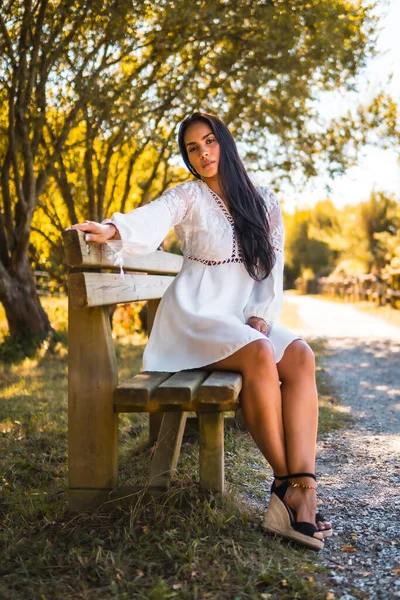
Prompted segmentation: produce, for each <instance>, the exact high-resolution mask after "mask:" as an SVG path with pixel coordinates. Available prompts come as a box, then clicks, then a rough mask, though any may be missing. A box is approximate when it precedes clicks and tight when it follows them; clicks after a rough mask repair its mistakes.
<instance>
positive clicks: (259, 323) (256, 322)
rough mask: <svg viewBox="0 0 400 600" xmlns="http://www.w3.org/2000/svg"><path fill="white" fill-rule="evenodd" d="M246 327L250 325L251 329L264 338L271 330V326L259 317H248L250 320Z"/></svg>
mask: <svg viewBox="0 0 400 600" xmlns="http://www.w3.org/2000/svg"><path fill="white" fill-rule="evenodd" d="M247 325H250V327H252V328H253V329H257V331H259V332H260V333H263V334H264V335H266V336H268V334H269V332H270V329H271V326H270V325H268V323H266V322H265V321H264V319H261V318H260V317H250V319H248V320H247Z"/></svg>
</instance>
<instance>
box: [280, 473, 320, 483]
mask: <svg viewBox="0 0 400 600" xmlns="http://www.w3.org/2000/svg"><path fill="white" fill-rule="evenodd" d="M298 477H311V479H314V481H317V478H316V477H315V475H314V473H293V474H290V475H288V476H287V479H297V478H298ZM277 479H278V477H277ZM285 479H286V478H285Z"/></svg>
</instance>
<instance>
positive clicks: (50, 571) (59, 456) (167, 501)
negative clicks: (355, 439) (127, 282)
mask: <svg viewBox="0 0 400 600" xmlns="http://www.w3.org/2000/svg"><path fill="white" fill-rule="evenodd" d="M45 306H46V310H48V311H49V314H50V317H51V320H52V323H53V325H54V326H55V327H56V329H57V330H58V331H59V332H61V333H62V334H63V335H61V341H60V342H58V344H57V345H56V346H55V347H54V348H53V349H52V350H51V351H49V349H46V348H45V347H44V346H43V347H42V348H41V349H40V350H39V351H38V352H37V354H36V356H35V357H34V358H29V359H25V360H24V361H23V362H22V363H20V364H18V365H9V364H0V381H1V384H0V398H1V399H0V476H1V488H2V491H1V500H0V502H1V504H0V519H1V526H0V548H1V550H0V555H1V561H0V598H5V599H7V600H14V599H22V598H23V599H26V598H35V599H36V598H38V599H42V600H52V599H54V598H61V599H63V600H64V599H90V600H92V599H93V600H101V599H107V600H108V599H111V598H121V599H124V598H126V599H128V598H129V599H130V598H139V599H141V598H143V599H146V600H147V599H154V600H158V599H164V598H178V599H186V598H187V599H188V600H189V599H190V600H192V599H201V600H203V599H206V598H211V599H212V600H214V599H221V600H225V599H226V600H235V599H236V598H237V599H245V598H246V599H256V598H257V599H261V598H287V599H289V598H290V599H294V598H304V599H311V600H313V599H322V598H325V596H326V588H325V578H326V573H325V570H324V569H323V568H321V567H320V566H318V560H317V559H316V557H315V555H314V554H312V553H311V552H307V551H305V550H302V549H298V548H296V547H294V546H291V545H288V544H285V543H283V542H280V541H278V540H274V539H272V538H269V537H267V536H265V535H264V534H263V533H262V532H261V530H260V528H259V525H258V524H259V522H260V519H261V515H262V510H263V508H264V506H265V504H266V501H267V497H268V488H269V484H270V481H271V470H270V468H269V467H268V465H267V463H266V461H265V459H264V458H263V457H262V456H261V455H260V453H259V451H258V450H257V448H256V446H255V444H254V442H253V441H252V440H251V438H250V436H249V434H248V433H246V432H243V431H238V430H235V429H228V430H227V432H226V435H225V450H226V459H225V465H226V478H227V482H228V484H229V488H230V491H229V493H228V494H227V495H226V496H225V497H223V498H221V497H218V496H216V497H214V498H213V497H205V496H204V495H202V494H201V493H200V491H199V489H198V442H197V439H196V438H192V439H190V438H188V439H187V440H185V441H184V444H183V448H182V454H181V457H180V460H179V464H178V475H177V478H176V481H175V484H174V487H173V488H172V490H171V491H170V492H169V493H168V494H166V495H164V496H163V497H160V498H158V499H157V500H153V501H151V502H150V503H147V504H146V503H145V502H144V501H142V502H140V501H137V502H136V504H134V505H132V506H131V507H130V508H115V509H114V510H113V511H111V512H108V513H105V512H102V511H97V512H96V513H94V514H80V515H71V514H69V513H68V512H67V510H66V504H67V486H66V469H67V464H66V453H67V443H66V432H67V420H66V404H67V389H66V376H67V350H66V346H65V341H63V340H65V337H66V336H65V332H66V306H65V301H64V303H63V302H62V301H60V300H58V299H57V300H54V301H53V300H52V299H47V300H46V301H45ZM0 321H1V315H0ZM115 332H116V334H117V335H116V348H117V355H118V363H119V370H120V375H121V379H125V378H127V377H128V376H130V375H131V374H134V373H135V372H137V371H138V370H139V368H140V361H141V355H142V351H143V348H144V344H145V341H146V340H145V338H144V337H143V336H141V335H140V334H138V333H133V334H129V335H128V334H127V333H126V332H124V330H123V328H122V325H121V320H119V321H118V320H117V323H116V326H115ZM314 349H315V351H316V354H317V357H318V354H321V353H323V352H324V351H325V349H324V347H323V346H321V345H319V346H316V347H315V348H314ZM325 375H326V374H324V373H321V372H319V374H318V377H319V380H320V381H319V384H320V385H321V386H322V393H321V397H322V399H325V400H323V403H324V402H325V403H326V405H324V404H323V411H322V412H323V418H322V420H321V424H322V429H323V431H328V430H331V429H332V428H336V427H338V426H342V425H344V424H345V423H344V422H342V421H341V419H342V414H341V413H339V412H337V411H336V410H335V406H336V403H337V400H336V399H335V400H333V399H334V395H333V392H332V390H331V384H330V382H329V380H328V378H327V377H326V376H325ZM150 459H151V448H150V447H149V445H148V444H147V417H145V416H143V415H133V416H129V415H123V416H121V419H120V480H121V483H129V484H132V483H139V484H140V483H144V481H145V478H146V473H147V469H148V466H149V463H150ZM139 500H140V499H139Z"/></svg>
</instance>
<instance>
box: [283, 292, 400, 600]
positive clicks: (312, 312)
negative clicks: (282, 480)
mask: <svg viewBox="0 0 400 600" xmlns="http://www.w3.org/2000/svg"><path fill="white" fill-rule="evenodd" d="M286 301H288V302H291V303H295V304H296V306H297V309H298V315H299V317H300V319H301V322H302V329H298V330H297V331H298V332H299V333H300V334H301V335H304V336H305V337H306V338H307V339H308V340H311V339H312V338H314V339H318V338H319V339H323V340H324V341H325V342H326V344H327V349H328V352H327V355H326V356H324V357H322V359H321V361H320V363H319V364H320V367H322V368H323V369H325V371H326V372H327V374H328V376H329V377H330V379H331V381H332V383H333V385H334V387H335V393H336V394H337V396H338V397H339V398H340V399H341V404H340V406H341V409H342V410H345V411H348V412H349V413H350V414H351V415H352V417H353V418H354V423H353V425H352V426H351V427H350V428H349V429H346V430H342V431H339V432H335V433H331V434H329V435H326V436H324V437H323V438H322V439H321V440H320V441H319V443H318V457H317V473H318V476H319V478H318V484H319V497H320V499H321V500H322V504H323V506H324V513H325V515H326V516H327V517H329V518H330V519H331V521H332V523H333V526H334V531H335V532H334V535H333V537H332V538H329V539H328V540H327V542H326V547H325V549H324V551H323V553H322V554H321V557H320V558H318V561H321V563H322V564H323V565H325V566H327V567H328V568H329V571H330V586H331V587H330V591H331V592H333V593H334V597H335V598H341V599H342V600H350V599H351V598H368V599H371V600H373V599H375V598H384V599H390V598H400V535H399V531H400V493H399V491H400V458H399V457H400V328H398V327H394V326H391V325H389V324H387V323H385V322H383V321H382V320H381V319H378V318H374V317H371V316H369V315H367V314H365V313H363V312H361V311H358V310H356V309H355V308H354V307H351V306H348V305H343V304H338V303H335V302H328V301H325V300H319V299H316V298H312V297H309V296H287V297H286Z"/></svg>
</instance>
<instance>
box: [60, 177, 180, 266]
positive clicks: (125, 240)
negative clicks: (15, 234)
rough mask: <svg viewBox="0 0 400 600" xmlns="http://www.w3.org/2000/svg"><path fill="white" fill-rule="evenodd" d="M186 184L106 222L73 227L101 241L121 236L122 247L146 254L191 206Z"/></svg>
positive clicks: (93, 239)
mask: <svg viewBox="0 0 400 600" xmlns="http://www.w3.org/2000/svg"><path fill="white" fill-rule="evenodd" d="M184 185H185V184H181V185H177V186H175V187H173V188H170V189H168V190H166V191H165V192H164V193H163V194H162V195H161V196H160V197H159V198H158V199H157V200H153V201H152V202H150V203H149V204H146V205H145V206H141V207H139V208H136V209H134V210H132V211H130V212H129V213H126V214H123V213H118V212H117V213H114V214H113V215H112V217H111V219H105V220H104V221H103V222H102V223H96V222H94V221H85V222H84V223H80V224H77V225H73V226H72V227H71V229H78V230H80V231H85V232H88V233H87V236H85V239H87V241H90V242H96V243H99V244H102V243H105V242H108V241H114V240H121V242H122V251H123V252H124V253H125V252H127V253H132V254H134V255H145V254H149V253H151V252H154V251H155V250H157V248H158V247H159V245H160V244H161V243H162V241H163V240H164V239H165V237H166V236H167V234H168V231H169V229H170V228H171V227H173V226H175V225H177V224H178V223H180V222H181V221H182V220H183V218H184V217H185V214H186V211H187V209H188V198H187V194H186V193H185V190H184V187H183V186H184Z"/></svg>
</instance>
